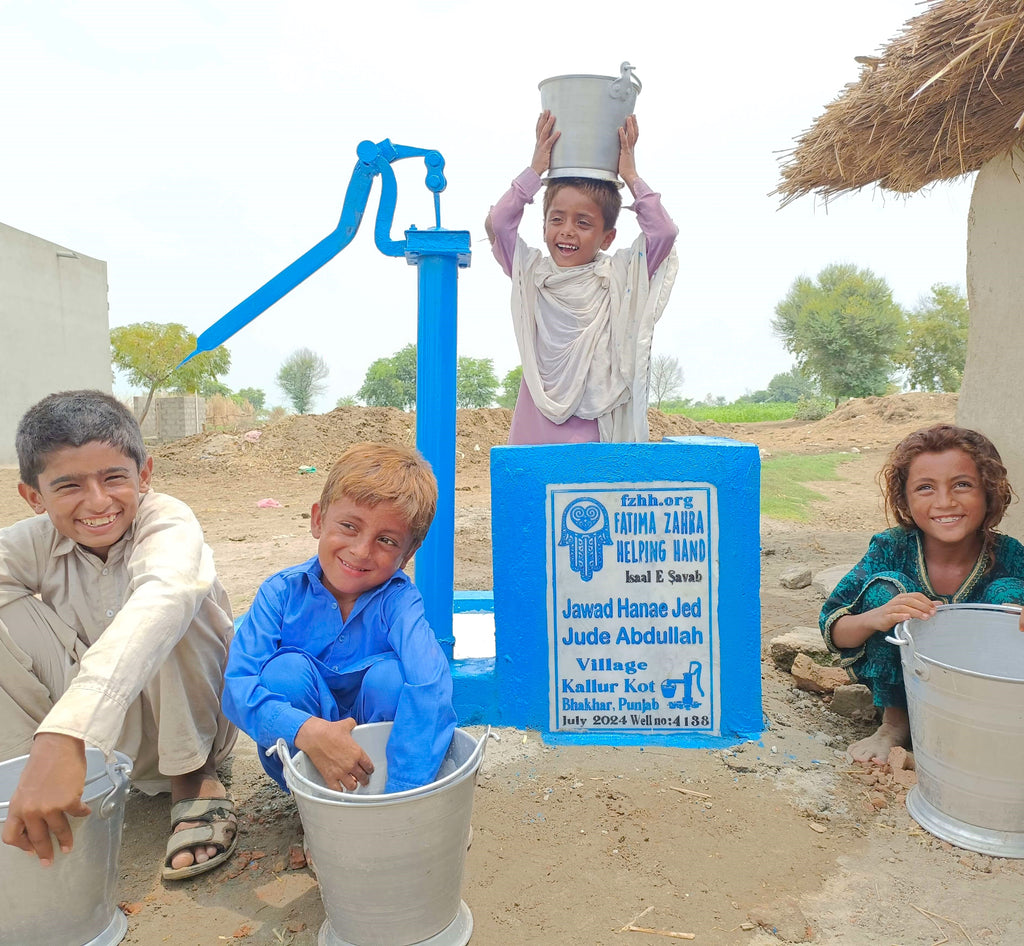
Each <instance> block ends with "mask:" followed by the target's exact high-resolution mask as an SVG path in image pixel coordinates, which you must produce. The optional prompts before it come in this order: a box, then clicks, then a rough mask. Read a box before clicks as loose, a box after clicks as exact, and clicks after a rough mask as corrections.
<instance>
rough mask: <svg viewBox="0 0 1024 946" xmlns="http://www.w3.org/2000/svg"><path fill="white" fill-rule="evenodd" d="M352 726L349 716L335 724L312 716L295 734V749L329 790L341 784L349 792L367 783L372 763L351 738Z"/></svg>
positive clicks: (371, 770)
mask: <svg viewBox="0 0 1024 946" xmlns="http://www.w3.org/2000/svg"><path fill="white" fill-rule="evenodd" d="M355 725H356V721H355V720H354V719H353V718H352V717H351V716H350V717H349V718H348V719H341V720H338V722H336V723H329V722H327V720H326V719H319V718H318V717H316V716H311V717H310V718H309V719H307V720H306V721H305V722H304V723H303V724H302V725H301V726H300V727H299V731H298V732H297V733H296V734H295V748H296V749H301V750H302V751H303V752H305V753H306V755H307V756H309V759H310V761H311V762H312V763H313V765H315V766H316V769H317V771H318V772H319V773H320V774H321V775H322V776H323V780H324V784H325V785H326V786H327V787H328V788H330V789H335V790H337V789H336V786H338V785H340V786H341V787H342V788H344V789H347V790H348V791H350V792H351V791H355V789H356V788H358V787H359V786H360V785H367V784H368V783H369V781H370V775H371V773H372V772H373V763H372V762H371V761H370V757H369V756H368V755H367V754H366V753H365V752H364V751H363V747H362V746H360V745H359V743H358V742H356V741H355V739H353V738H352V730H353V729H355Z"/></svg>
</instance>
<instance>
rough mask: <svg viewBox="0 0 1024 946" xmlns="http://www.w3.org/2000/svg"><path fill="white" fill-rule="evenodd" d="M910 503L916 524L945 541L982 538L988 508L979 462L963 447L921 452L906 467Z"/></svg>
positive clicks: (935, 538) (930, 536)
mask: <svg viewBox="0 0 1024 946" xmlns="http://www.w3.org/2000/svg"><path fill="white" fill-rule="evenodd" d="M906 496H907V505H908V507H909V508H910V515H911V516H912V517H913V520H914V524H915V525H916V526H917V527H918V528H919V529H920V530H921V531H922V532H923V533H924V534H925V536H926V540H927V539H931V540H933V541H936V542H942V543H954V544H955V543H961V542H974V541H977V542H978V543H980V542H981V531H980V530H981V527H982V525H983V523H984V522H985V513H986V511H987V508H988V504H987V500H986V495H985V487H984V485H983V484H982V482H981V477H980V475H979V474H978V465H977V464H976V463H975V462H974V460H973V459H972V458H971V456H970V455H969V454H967V453H965V452H964V451H963V450H944V451H942V452H941V453H922V454H919V455H918V456H916V457H914V459H913V460H911V462H910V467H909V469H908V470H907V491H906Z"/></svg>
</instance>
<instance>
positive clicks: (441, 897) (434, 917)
mask: <svg viewBox="0 0 1024 946" xmlns="http://www.w3.org/2000/svg"><path fill="white" fill-rule="evenodd" d="M391 727H392V723H367V724H365V725H362V726H356V727H355V728H354V729H353V730H352V736H353V737H354V738H355V740H356V741H357V742H358V743H359V744H360V745H361V746H362V747H363V749H364V750H365V751H366V754H367V755H369V756H370V758H371V759H372V760H373V765H374V773H373V776H372V778H371V780H370V784H369V785H368V786H361V787H360V788H359V789H358V790H357V791H354V792H345V791H334V790H333V789H330V788H328V787H327V786H326V785H324V782H323V779H322V778H321V777H320V773H319V772H318V771H317V769H316V767H315V766H314V765H313V764H312V763H311V762H310V760H309V759H308V757H307V756H306V755H305V754H304V753H302V752H299V753H297V754H296V755H295V756H291V755H290V753H289V751H288V746H287V744H286V743H285V742H284V741H283V740H280V741H278V743H277V745H276V747H275V749H276V751H277V753H278V756H279V757H280V759H281V761H282V763H283V765H284V777H285V781H286V782H287V784H288V788H289V789H290V790H291V792H292V794H293V795H294V796H295V803H296V805H297V806H298V809H299V817H300V819H301V820H302V828H303V831H304V833H305V838H306V845H307V847H308V849H309V854H310V858H311V860H312V863H313V868H314V870H315V872H316V876H317V880H318V881H319V883H320V895H321V898H322V899H323V902H324V909H325V911H326V913H327V920H326V921H325V922H324V925H323V926H322V927H321V929H320V935H319V939H318V941H317V942H318V943H319V946H379V944H384V943H386V944H388V946H413V944H422V946H465V944H466V943H468V942H469V939H470V936H471V935H472V932H473V916H472V914H471V913H470V911H469V908H468V907H467V906H466V904H465V903H463V902H462V899H461V889H462V875H463V871H464V868H465V863H466V845H467V843H468V839H469V831H470V819H471V817H472V814H473V789H474V788H475V786H476V775H477V772H478V771H479V768H480V762H481V760H482V758H483V753H484V746H485V744H486V740H487V732H489V731H490V730H488V731H487V732H485V733H484V735H483V737H482V738H481V739H480V740H479V741H477V740H474V739H473V737H472V736H471V735H470V734H469V733H467V732H466V731H465V730H462V729H456V730H455V733H454V735H453V737H452V742H451V745H450V746H449V748H448V753H447V754H446V755H445V758H444V761H443V762H442V763H441V767H440V769H439V770H438V773H437V777H436V778H435V780H434V781H433V782H431V783H430V784H429V785H424V786H422V787H421V788H414V789H410V790H408V791H403V792H392V793H390V794H382V793H383V790H384V784H385V782H386V779H387V757H386V754H385V750H386V747H387V741H388V737H389V736H390V734H391Z"/></svg>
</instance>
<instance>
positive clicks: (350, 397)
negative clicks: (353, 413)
mask: <svg viewBox="0 0 1024 946" xmlns="http://www.w3.org/2000/svg"><path fill="white" fill-rule="evenodd" d="M356 403H357V402H356V396H355V395H354V394H343V395H342V396H341V397H339V398H338V400H337V402H336V403H335V405H334V406H335V407H355V406H356Z"/></svg>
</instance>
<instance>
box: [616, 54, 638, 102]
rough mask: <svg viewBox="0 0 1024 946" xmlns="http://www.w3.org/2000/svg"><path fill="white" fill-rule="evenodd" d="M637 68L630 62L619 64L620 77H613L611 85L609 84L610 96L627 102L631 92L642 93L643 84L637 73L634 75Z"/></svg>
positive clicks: (634, 93)
mask: <svg viewBox="0 0 1024 946" xmlns="http://www.w3.org/2000/svg"><path fill="white" fill-rule="evenodd" d="M635 68H636V67H635V66H631V65H630V64H629V63H628V62H624V63H623V64H622V65H621V66H619V72H620V75H619V77H618V78H617V79H613V80H612V83H611V85H609V86H608V95H609V97H610V98H613V99H617V100H618V101H620V102H625V101H626V99H628V98H629V96H630V95H631V94H632V95H639V94H640V90H641V89H642V88H643V84H642V83H641V82H640V80H639V79H638V78H637V77H636V75H634V69H635ZM634 89H635V90H636V91H635V92H634V91H633V90H634Z"/></svg>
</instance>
